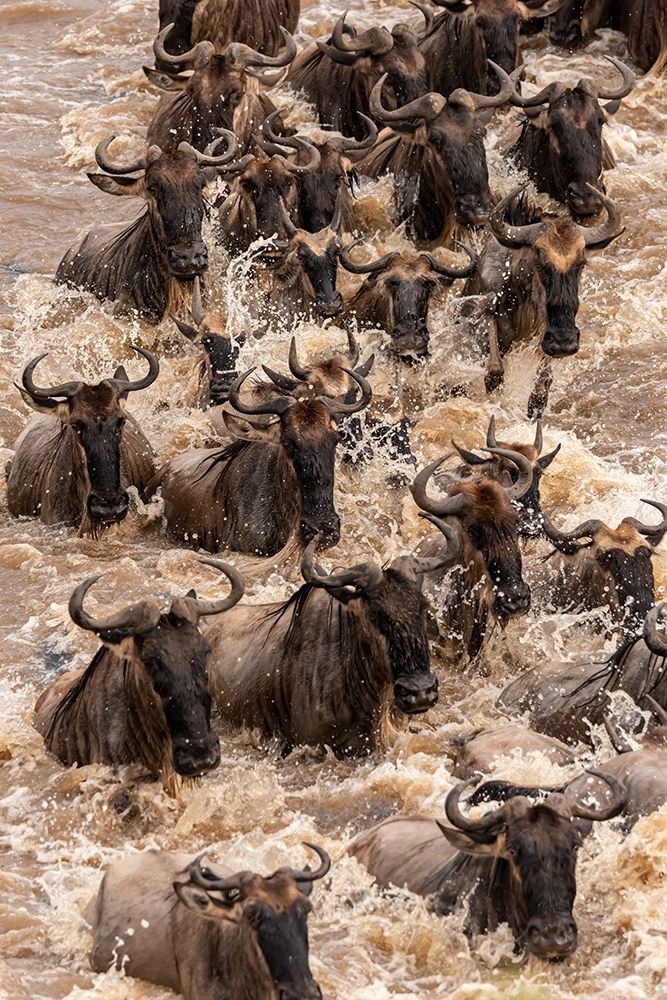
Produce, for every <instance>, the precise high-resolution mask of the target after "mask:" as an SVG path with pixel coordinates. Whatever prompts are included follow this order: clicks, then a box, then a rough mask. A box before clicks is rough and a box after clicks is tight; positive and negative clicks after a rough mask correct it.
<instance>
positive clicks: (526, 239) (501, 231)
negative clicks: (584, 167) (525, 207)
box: [489, 183, 600, 250]
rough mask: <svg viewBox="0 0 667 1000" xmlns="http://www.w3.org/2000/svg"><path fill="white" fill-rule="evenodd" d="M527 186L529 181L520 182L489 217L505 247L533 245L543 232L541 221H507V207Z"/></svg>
mask: <svg viewBox="0 0 667 1000" xmlns="http://www.w3.org/2000/svg"><path fill="white" fill-rule="evenodd" d="M526 187H528V184H527V183H526V184H520V185H519V187H516V188H514V190H513V191H510V193H509V194H508V195H506V196H505V197H504V198H503V199H502V200H501V201H499V202H498V204H497V205H496V207H495V208H494V210H493V211H492V212H491V216H490V218H489V226H490V227H491V231H492V232H493V235H494V236H495V238H496V239H497V240H498V242H499V243H502V245H503V246H504V247H509V248H510V249H511V250H520V249H521V247H529V246H532V245H533V243H534V242H535V240H536V239H537V237H538V236H539V235H540V233H541V232H542V223H541V222H533V223H531V225H529V226H510V225H508V223H507V222H505V212H506V210H507V208H508V207H509V206H510V205H511V204H512V202H513V201H514V199H515V198H517V197H518V196H519V195H520V194H521V192H522V191H523V190H524V189H525V188H526ZM595 193H596V194H599V193H600V192H599V191H598V190H597V188H596V189H595Z"/></svg>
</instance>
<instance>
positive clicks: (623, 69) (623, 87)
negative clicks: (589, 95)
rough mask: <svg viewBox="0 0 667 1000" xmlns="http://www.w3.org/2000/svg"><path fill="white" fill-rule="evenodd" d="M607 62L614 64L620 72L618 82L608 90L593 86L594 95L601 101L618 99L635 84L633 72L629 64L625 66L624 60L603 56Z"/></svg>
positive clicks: (625, 95)
mask: <svg viewBox="0 0 667 1000" xmlns="http://www.w3.org/2000/svg"><path fill="white" fill-rule="evenodd" d="M604 58H605V59H606V60H607V62H610V63H611V64H612V66H615V67H616V69H617V70H618V72H619V73H620V74H621V82H620V84H619V85H618V86H617V87H616V89H615V90H614V88H613V87H612V88H611V89H609V90H603V89H600V88H599V87H595V88H594V90H595V96H596V97H599V98H601V99H602V100H603V101H620V100H621V98H623V97H627V96H628V94H629V93H630V91H631V90H632V88H633V87H634V85H635V82H636V81H635V74H634V73H633V72H632V70H631V69H630V67H629V66H626V64H625V63H624V62H621V60H620V59H616V57H615V56H605V57H604Z"/></svg>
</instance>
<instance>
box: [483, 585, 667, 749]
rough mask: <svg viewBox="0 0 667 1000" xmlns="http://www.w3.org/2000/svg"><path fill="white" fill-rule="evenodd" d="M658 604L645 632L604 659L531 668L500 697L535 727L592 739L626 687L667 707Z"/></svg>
mask: <svg viewBox="0 0 667 1000" xmlns="http://www.w3.org/2000/svg"><path fill="white" fill-rule="evenodd" d="M661 607H664V605H658V606H657V607H656V608H654V609H653V610H652V611H650V612H649V614H648V615H647V616H646V621H645V623H644V629H643V635H642V636H634V637H633V638H632V639H628V640H627V641H626V642H625V643H623V645H622V646H621V647H620V648H619V649H618V650H617V651H616V652H615V653H614V654H613V656H611V657H610V658H609V660H607V661H606V662H602V663H575V664H560V665H559V664H546V665H542V666H539V667H534V668H533V669H531V670H527V671H525V673H523V674H522V675H521V676H520V677H517V679H516V680H514V681H512V683H511V684H509V685H508V686H507V687H506V688H505V690H504V691H503V692H502V694H501V695H500V697H499V698H498V701H497V706H498V708H499V709H500V710H501V711H503V712H504V713H505V714H506V715H510V716H516V715H523V714H524V713H525V714H526V718H527V720H528V722H529V724H530V725H531V726H532V728H533V729H535V730H537V732H540V733H546V734H547V735H548V736H555V737H556V738H557V739H560V740H565V741H566V742H569V743H573V742H577V741H581V742H587V743H589V742H590V740H591V736H590V726H595V725H600V724H601V723H602V722H603V719H604V716H605V713H606V712H607V710H608V708H609V695H610V694H611V693H613V692H614V691H625V692H627V694H629V695H630V697H631V698H632V699H633V701H635V702H636V703H637V704H638V705H640V704H641V703H642V700H643V699H644V698H645V697H646V696H647V695H650V696H651V697H652V698H653V699H655V701H656V702H657V704H658V705H660V706H661V707H662V708H667V642H666V641H665V639H664V637H663V636H661V635H660V634H659V633H658V631H657V628H656V621H657V616H658V615H659V613H660V609H661Z"/></svg>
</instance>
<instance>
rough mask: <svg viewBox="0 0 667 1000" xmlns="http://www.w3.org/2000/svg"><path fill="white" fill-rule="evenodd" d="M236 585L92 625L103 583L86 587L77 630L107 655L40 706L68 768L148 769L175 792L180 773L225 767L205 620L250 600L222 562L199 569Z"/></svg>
mask: <svg viewBox="0 0 667 1000" xmlns="http://www.w3.org/2000/svg"><path fill="white" fill-rule="evenodd" d="M201 561H202V562H203V564H204V565H206V566H213V567H214V568H215V569H218V570H220V572H222V573H224V575H225V576H226V577H227V578H228V579H229V581H230V583H231V585H232V589H231V592H230V594H229V596H228V597H225V598H223V599H221V600H217V601H208V600H202V599H198V598H197V595H196V593H195V591H194V590H190V591H188V593H187V594H186V595H185V597H174V598H170V600H169V607H168V610H163V608H162V607H161V606H160V603H159V602H158V601H157V600H143V601H139V602H138V603H137V604H132V605H131V606H130V607H127V608H124V609H123V610H122V611H119V612H117V613H116V614H114V615H111V617H110V618H106V619H94V618H92V617H91V615H90V614H89V613H88V612H87V611H86V610H85V609H84V607H83V599H84V597H85V596H86V594H87V593H88V591H89V590H90V588H91V587H92V585H93V584H94V583H95V582H96V581H97V580H99V579H100V576H99V575H98V576H91V577H89V579H87V580H85V581H84V582H83V583H81V584H79V586H78V587H77V588H76V590H75V591H74V593H73V594H72V596H71V598H70V602H69V613H70V616H71V618H72V621H73V622H75V623H76V624H77V625H79V626H80V628H83V629H86V631H88V632H93V633H94V634H95V635H96V636H98V638H99V639H100V640H101V641H102V646H101V647H100V648H99V649H98V651H97V653H96V654H95V656H94V657H93V659H92V660H91V662H90V664H89V666H88V667H87V668H85V669H83V670H71V671H68V672H67V673H65V674H62V675H61V676H60V677H59V678H58V679H57V680H56V681H54V682H53V684H51V685H50V686H49V687H48V688H47V689H46V691H44V692H43V693H42V694H41V695H40V697H39V699H38V701H37V704H36V705H35V720H34V722H35V728H36V729H37V730H38V731H39V732H40V733H41V734H42V736H43V737H44V742H45V743H46V747H47V749H48V750H49V751H50V752H51V753H52V754H54V755H55V756H56V757H57V758H58V759H59V760H60V761H62V763H63V764H65V765H66V766H67V767H70V766H71V765H73V764H78V765H79V766H82V765H84V764H113V765H114V766H115V767H120V766H122V765H125V764H139V765H142V766H143V767H144V768H145V769H146V771H148V773H149V774H150V775H151V776H152V777H157V776H158V775H159V774H161V775H162V780H163V782H164V783H165V785H168V783H169V780H170V778H171V777H172V776H173V774H174V772H175V773H176V774H178V775H183V776H186V777H193V776H196V775H200V774H204V773H205V772H206V771H210V770H211V769H212V768H214V767H217V766H218V764H219V762H220V747H219V743H218V738H217V736H216V735H215V734H214V733H213V731H212V730H211V695H210V693H209V686H208V670H207V664H208V658H209V653H210V649H209V645H208V642H207V640H206V639H205V638H204V636H203V635H202V634H201V632H200V631H199V627H198V625H199V619H200V618H201V617H203V616H206V615H218V614H222V612H223V611H227V610H228V609H229V608H231V607H233V606H234V605H235V604H236V602H237V601H239V600H240V599H241V597H242V595H243V577H242V576H241V575H240V573H238V571H237V570H236V569H234V567H233V566H230V565H229V564H228V563H224V562H222V561H220V560H217V559H207V560H201Z"/></svg>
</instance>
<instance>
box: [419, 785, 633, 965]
mask: <svg viewBox="0 0 667 1000" xmlns="http://www.w3.org/2000/svg"><path fill="white" fill-rule="evenodd" d="M590 773H591V774H594V775H596V776H597V777H599V778H600V779H601V780H602V781H604V782H605V783H606V784H607V786H608V787H609V789H610V793H611V794H610V796H609V802H608V803H607V804H606V805H605V806H603V807H601V808H593V807H590V806H586V805H584V804H583V803H582V802H580V801H577V800H576V799H574V796H571V795H568V790H567V788H565V789H564V790H563V792H562V793H559V792H551V793H550V794H548V795H547V796H546V797H543V796H544V793H543V792H542V791H541V789H533V790H531V789H527V788H522V789H517V790H515V789H513V787H512V786H511V785H506V786H505V790H504V795H503V797H505V796H506V798H507V800H506V801H505V802H504V803H503V805H502V806H500V807H499V808H497V809H494V810H493V811H492V812H488V813H485V814H484V815H483V816H481V817H480V818H479V819H471V817H470V816H468V815H465V814H464V813H463V812H462V811H461V808H460V804H459V800H460V797H461V795H462V793H463V792H464V791H465V789H466V788H468V787H470V785H472V784H476V783H477V781H478V780H479V779H478V778H473V779H472V780H471V781H466V782H463V783H462V784H460V785H457V786H456V787H455V788H453V789H452V790H451V791H450V792H449V794H448V795H447V799H446V801H445V814H446V816H447V819H448V820H449V822H450V823H451V824H452V826H451V827H448V826H445V825H444V824H438V825H439V826H440V829H441V830H442V832H443V834H444V836H445V837H446V838H447V840H448V841H449V842H450V843H451V844H452V845H453V846H454V847H456V848H457V849H458V850H459V851H464V852H465V853H468V854H475V855H485V856H487V857H489V859H490V860H491V859H494V862H495V863H499V864H500V866H502V865H503V864H504V865H507V869H505V870H504V871H500V870H499V871H497V872H496V873H495V874H494V876H493V878H494V879H497V880H498V882H499V883H500V882H501V881H502V883H503V884H502V887H501V886H500V885H499V889H500V892H501V893H502V894H503V896H504V898H503V900H502V904H503V906H504V907H505V908H506V910H507V917H508V920H509V923H510V926H511V928H512V931H513V933H514V936H515V938H516V939H517V942H518V943H519V944H521V945H522V946H523V947H524V948H525V950H526V951H527V952H528V953H529V954H531V955H535V956H537V957H538V958H544V959H551V960H560V959H563V958H566V957H567V956H568V955H571V954H572V953H573V952H574V951H575V950H576V948H577V943H578V942H577V925H576V923H575V920H574V918H573V916H572V906H573V904H574V900H575V896H576V894H577V882H576V862H577V850H578V849H579V847H580V846H581V844H582V840H583V836H585V835H586V834H587V833H588V831H589V830H590V823H591V822H592V821H603V820H607V819H611V818H613V817H614V816H617V815H618V814H619V813H620V812H621V811H622V809H623V807H624V805H625V800H626V792H625V788H624V786H623V785H622V783H621V782H619V781H617V779H616V778H613V777H612V776H611V775H608V774H605V773H604V772H602V771H590ZM492 784H493V785H494V793H495V794H494V797H497V796H498V794H499V792H498V786H500V785H505V783H504V782H493V783H492ZM484 787H485V786H481V787H480V788H479V789H478V790H477V792H476V793H475V795H474V796H473V797H472V798H471V802H474V801H475V799H476V800H477V801H478V802H479V801H484V795H483V792H484ZM480 793H482V794H480ZM531 793H532V794H531ZM500 794H502V793H500ZM529 795H530V796H531V797H530V798H529V797H528V796H529ZM533 796H536V797H537V796H541V797H543V801H541V802H539V801H538V802H537V803H536V802H535V801H534V800H533V801H531V798H533ZM582 821H583V822H582Z"/></svg>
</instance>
